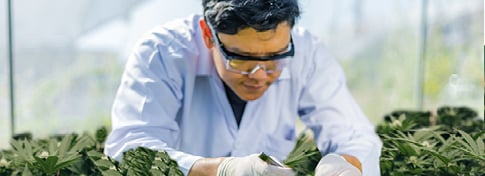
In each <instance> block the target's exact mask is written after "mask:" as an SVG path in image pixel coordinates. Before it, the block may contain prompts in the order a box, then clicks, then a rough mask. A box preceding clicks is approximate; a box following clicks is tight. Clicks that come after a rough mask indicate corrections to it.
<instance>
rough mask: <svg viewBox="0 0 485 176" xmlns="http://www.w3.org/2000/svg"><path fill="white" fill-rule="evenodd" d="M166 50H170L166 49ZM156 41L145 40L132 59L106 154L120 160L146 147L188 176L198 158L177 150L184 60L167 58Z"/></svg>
mask: <svg viewBox="0 0 485 176" xmlns="http://www.w3.org/2000/svg"><path fill="white" fill-rule="evenodd" d="M163 47H167V46H163ZM163 49H165V50H171V51H173V50H176V49H174V48H168V49H167V48H160V46H158V44H157V43H156V42H155V40H146V41H145V42H143V43H141V44H140V45H139V46H138V47H136V49H135V50H134V52H133V54H132V55H131V56H130V57H129V59H128V61H127V64H126V68H125V71H124V73H123V76H122V81H121V84H120V87H119V89H118V92H117V94H116V97H115V100H114V103H113V108H112V131H111V133H110V135H109V137H108V139H107V141H106V144H105V151H104V152H105V154H106V155H108V156H110V157H112V158H114V159H116V160H121V159H122V157H123V151H126V150H129V149H132V148H137V147H139V146H143V147H147V148H150V149H153V150H164V151H166V152H167V153H168V154H169V155H170V157H171V158H172V159H174V160H176V161H177V163H178V165H179V167H180V169H181V170H182V172H183V173H184V174H185V175H187V173H188V171H189V170H190V168H191V167H192V165H193V163H194V162H195V161H196V160H197V159H200V158H201V157H199V156H194V155H190V154H187V153H184V152H181V151H177V150H175V149H174V148H175V147H174V146H176V143H177V139H178V135H179V126H178V124H177V122H176V119H175V118H176V116H177V113H178V111H179V109H180V108H181V103H182V99H183V90H182V86H183V81H184V79H183V74H184V72H183V67H182V66H180V65H181V64H180V63H181V62H184V61H182V60H181V58H173V57H167V58H164V56H167V55H169V53H163ZM160 50H162V51H160Z"/></svg>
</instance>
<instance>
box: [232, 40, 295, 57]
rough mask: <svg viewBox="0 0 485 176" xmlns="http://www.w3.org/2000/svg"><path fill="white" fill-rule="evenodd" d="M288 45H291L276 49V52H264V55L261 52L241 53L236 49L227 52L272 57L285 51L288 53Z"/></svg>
mask: <svg viewBox="0 0 485 176" xmlns="http://www.w3.org/2000/svg"><path fill="white" fill-rule="evenodd" d="M290 45H291V43H288V45H286V46H285V47H283V48H280V49H278V50H277V51H273V52H265V53H263V52H261V53H255V52H247V51H242V50H241V49H239V48H237V47H234V48H228V50H229V51H230V52H232V53H235V54H239V55H243V56H273V55H278V54H281V53H283V52H285V51H288V47H290Z"/></svg>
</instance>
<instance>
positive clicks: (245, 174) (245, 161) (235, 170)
mask: <svg viewBox="0 0 485 176" xmlns="http://www.w3.org/2000/svg"><path fill="white" fill-rule="evenodd" d="M217 175H218V176H259V175H261V176H262V175H264V176H290V175H291V176H294V175H295V172H294V171H293V170H292V169H291V168H283V167H279V166H273V165H269V164H268V163H266V162H264V161H263V160H261V159H260V158H259V157H258V154H252V155H249V156H245V157H229V158H226V159H224V160H223V161H222V162H221V164H220V165H219V167H218V168H217Z"/></svg>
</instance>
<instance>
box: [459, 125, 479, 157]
mask: <svg viewBox="0 0 485 176" xmlns="http://www.w3.org/2000/svg"><path fill="white" fill-rule="evenodd" d="M458 132H459V133H460V134H461V136H462V137H463V138H465V141H466V143H468V146H466V147H467V148H469V149H470V150H471V151H472V152H473V153H474V154H477V155H478V154H479V153H480V151H479V149H478V145H477V143H476V142H475V140H473V138H472V137H471V136H470V135H469V134H468V133H466V132H464V131H461V130H458Z"/></svg>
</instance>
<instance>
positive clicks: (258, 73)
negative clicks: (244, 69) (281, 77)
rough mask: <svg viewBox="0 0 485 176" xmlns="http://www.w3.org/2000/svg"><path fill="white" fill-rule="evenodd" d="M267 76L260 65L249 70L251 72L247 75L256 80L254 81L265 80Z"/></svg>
mask: <svg viewBox="0 0 485 176" xmlns="http://www.w3.org/2000/svg"><path fill="white" fill-rule="evenodd" d="M267 76H268V74H267V73H266V70H265V68H264V65H263V66H260V65H257V66H256V67H254V69H253V70H251V72H250V73H249V74H248V77H249V78H251V79H256V80H262V79H266V77H267Z"/></svg>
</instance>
